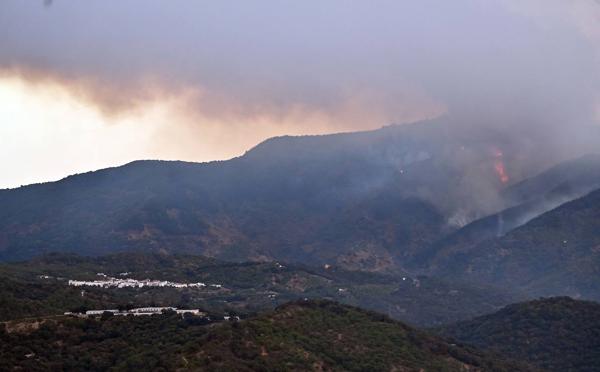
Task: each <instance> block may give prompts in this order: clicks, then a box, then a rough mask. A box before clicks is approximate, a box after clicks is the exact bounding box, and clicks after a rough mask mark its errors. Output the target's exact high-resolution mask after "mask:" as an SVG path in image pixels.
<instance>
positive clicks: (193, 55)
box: [0, 0, 600, 151]
mask: <svg viewBox="0 0 600 372" xmlns="http://www.w3.org/2000/svg"><path fill="white" fill-rule="evenodd" d="M45 3H46V4H47V2H45ZM590 7H594V8H596V7H597V4H596V3H595V2H594V0H573V1H562V0H550V1H538V0H523V1H514V0H497V1H491V0H461V1H447V0H419V1H391V0H390V1H387V0H381V1H342V0H331V1H303V2H299V1H275V0H265V1H257V2H239V1H228V0H224V1H218V2H209V1H183V0H174V1H169V2H164V1H150V0H122V1H119V2H109V1H101V0H96V1H86V2H81V1H77V0H57V1H55V2H54V3H53V5H52V8H51V9H49V10H48V9H43V8H44V7H43V6H40V3H38V2H37V1H18V0H6V1H3V2H2V3H0V35H2V39H1V40H0V66H2V67H4V68H14V67H18V68H23V69H32V70H35V71H42V72H46V73H49V74H53V75H55V76H59V77H60V79H64V80H65V81H80V80H82V79H83V80H86V79H87V80H86V81H88V82H89V83H90V84H88V85H86V87H91V88H90V89H89V90H90V92H91V93H89V94H90V95H91V96H92V98H93V100H95V101H96V102H97V103H98V104H99V105H100V106H102V107H103V108H104V109H105V110H107V111H109V112H110V111H111V110H117V111H118V110H120V109H124V108H128V107H130V106H132V105H135V104H136V102H137V101H141V102H144V95H147V94H148V93H147V89H146V88H147V85H145V84H144V82H145V81H146V79H148V78H151V79H153V81H156V82H158V83H157V84H158V85H160V86H161V92H170V93H173V92H177V91H179V90H185V89H190V88H191V89H198V91H199V92H201V94H199V95H198V97H200V98H199V99H198V100H197V101H195V102H192V103H190V105H192V106H195V107H196V108H197V110H198V111H200V113H201V115H202V117H203V118H204V119H207V120H208V121H210V120H211V119H214V120H215V122H219V123H220V122H222V121H223V118H225V119H227V120H225V121H226V122H229V123H230V122H235V121H236V120H238V121H240V120H239V119H240V118H245V117H259V118H260V117H265V116H268V117H270V118H272V121H278V120H279V121H282V122H284V121H286V120H284V119H285V118H289V117H290V113H291V112H292V113H296V114H297V113H298V112H302V113H305V114H306V115H307V116H309V114H308V113H312V112H318V113H326V114H327V115H330V117H331V118H332V120H340V121H342V120H343V121H347V122H343V123H340V124H339V127H335V126H334V127H328V129H329V130H333V129H338V130H347V129H363V128H366V127H368V126H373V123H368V124H367V123H364V124H362V121H363V120H364V117H367V116H369V115H370V114H373V115H374V113H377V120H385V121H389V122H391V121H396V122H403V121H412V120H415V119H418V118H420V117H431V116H432V115H439V114H440V113H441V112H443V111H446V110H447V111H448V112H449V113H450V115H452V116H453V117H455V118H458V120H454V121H453V122H454V123H458V124H456V125H457V126H466V127H469V126H486V125H487V126H490V127H493V128H499V129H507V130H518V131H519V133H521V134H523V135H525V136H527V135H529V134H530V135H531V136H541V135H543V136H547V137H548V138H549V139H551V140H552V142H556V143H557V144H559V143H561V142H562V141H563V139H564V137H563V136H562V134H564V133H568V134H569V135H571V134H574V131H573V130H572V128H574V127H576V128H584V127H585V126H586V125H589V124H590V123H592V122H593V120H594V112H595V110H597V107H598V98H599V97H600V89H599V86H600V76H599V69H598V63H599V59H598V53H599V49H598V45H599V42H598V39H597V38H596V36H597V35H598V32H600V31H598V30H597V29H596V27H597V25H596V24H594V20H595V19H597V18H594V17H597V16H598V13H597V9H594V8H590ZM173 94H175V93H173ZM138 96H139V97H141V98H140V99H139V100H138V99H137V98H136V97H138ZM350 108H352V109H353V110H357V111H361V112H363V113H364V115H355V114H353V113H352V114H346V115H344V114H338V113H339V112H340V111H344V110H349V109H350ZM411 108H412V111H411ZM331 113H334V114H331ZM303 115H304V114H303ZM303 115H295V116H293V115H292V116H293V117H294V118H295V119H294V120H296V121H297V126H298V127H299V128H301V131H303V132H305V133H311V132H322V131H323V128H313V127H311V124H310V122H309V121H308V120H306V121H303V120H302V116H303ZM349 117H357V118H360V120H356V121H354V122H353V121H352V120H348V118H349ZM207 120H204V121H203V122H206V121H207ZM378 124H381V125H383V124H386V123H385V122H381V123H378ZM315 125H316V126H318V125H320V124H315ZM223 129H224V130H227V128H223ZM297 131H298V130H296V132H297ZM577 133H579V132H577ZM579 137H581V138H579V139H578V141H579V140H581V142H582V143H584V142H586V136H585V135H583V134H582V135H580V136H579ZM569 141H570V142H569V143H572V141H573V138H571V137H569ZM565 151H566V150H565Z"/></svg>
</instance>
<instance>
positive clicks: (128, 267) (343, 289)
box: [0, 253, 515, 326]
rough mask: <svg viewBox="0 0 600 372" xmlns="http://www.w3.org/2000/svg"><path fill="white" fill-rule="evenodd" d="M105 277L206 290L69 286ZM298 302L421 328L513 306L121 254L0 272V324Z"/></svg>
mask: <svg viewBox="0 0 600 372" xmlns="http://www.w3.org/2000/svg"><path fill="white" fill-rule="evenodd" d="M98 274H102V275H98ZM106 277H114V278H119V279H136V280H144V279H152V280H162V281H170V282H174V283H198V282H201V283H205V284H206V286H204V287H198V288H169V287H159V288H156V287H148V286H146V287H142V288H128V287H126V288H114V287H112V288H98V287H89V286H84V287H74V286H69V285H68V281H69V280H86V281H94V280H104V279H106ZM214 284H216V285H218V287H215V286H213V285H214ZM298 298H326V299H331V300H335V301H339V302H343V303H347V304H352V305H356V306H361V307H363V308H367V309H372V310H376V311H379V312H382V313H385V314H388V315H389V316H391V317H394V318H396V319H400V320H403V321H406V322H409V323H411V324H415V325H420V326H434V325H440V324H447V323H451V322H455V321H458V320H464V319H469V318H471V317H473V316H476V315H481V314H485V313H489V312H492V311H495V310H497V309H499V308H501V307H502V306H504V305H506V304H508V303H511V302H514V301H515V298H514V297H513V296H510V295H507V294H505V293H503V292H500V291H497V290H493V289H491V288H488V287H477V286H467V285H462V284H459V283H452V282H444V281H439V280H436V279H434V278H428V277H422V276H421V277H411V276H408V275H406V274H404V275H383V274H375V273H366V272H355V271H347V270H343V269H341V268H338V267H320V268H312V267H307V266H298V265H288V264H284V263H278V262H271V263H258V262H254V263H229V262H221V261H217V260H214V259H209V258H205V257H201V256H182V255H164V254H142V253H122V254H117V255H108V256H102V257H97V258H90V257H81V256H75V255H67V254H54V255H48V256H45V257H41V258H37V259H34V260H32V261H27V262H23V263H11V264H1V265H0V320H7V319H16V318H23V317H28V316H44V315H55V314H62V313H63V312H65V311H70V310H75V309H78V308H79V309H80V308H88V309H107V308H117V307H125V306H134V307H136V306H146V305H160V306H177V307H180V308H203V309H206V310H210V311H213V312H220V313H223V312H226V311H227V312H236V313H239V314H248V313H253V312H257V311H264V310H269V309H272V308H273V307H275V306H277V305H279V304H282V303H284V302H287V301H291V300H295V299H298Z"/></svg>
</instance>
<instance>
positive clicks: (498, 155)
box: [494, 149, 510, 184]
mask: <svg viewBox="0 0 600 372" xmlns="http://www.w3.org/2000/svg"><path fill="white" fill-rule="evenodd" d="M503 157H504V154H503V153H502V151H501V150H499V149H494V158H495V159H494V170H495V171H496V174H497V175H498V178H499V179H500V182H502V183H503V184H506V183H508V181H509V180H510V178H509V177H508V174H507V173H506V167H505V166H504V160H503V159H502V158H503Z"/></svg>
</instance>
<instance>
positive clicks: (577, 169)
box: [414, 155, 600, 268]
mask: <svg viewBox="0 0 600 372" xmlns="http://www.w3.org/2000/svg"><path fill="white" fill-rule="evenodd" d="M596 189H600V155H586V156H583V157H581V158H577V159H574V160H571V161H567V162H564V163H560V164H559V165H557V166H554V167H552V168H550V169H548V170H546V171H544V172H542V173H540V174H539V175H536V176H534V177H531V178H528V179H526V180H524V181H522V182H519V183H517V184H515V185H512V186H510V187H508V188H506V189H505V190H503V191H502V198H503V199H504V200H506V203H507V204H508V205H511V207H510V208H508V209H505V210H503V211H500V212H498V213H496V214H492V215H490V216H487V217H484V218H481V219H478V220H476V221H473V222H471V223H469V224H468V225H466V226H464V227H463V228H461V229H459V230H458V231H455V232H452V233H450V234H449V235H448V236H445V237H443V238H442V239H440V240H439V241H436V242H435V243H434V244H432V245H431V246H429V247H427V248H426V249H423V250H422V251H421V252H420V253H419V254H418V255H417V258H416V259H415V263H414V264H415V265H421V266H426V267H432V266H433V267H434V268H435V267H436V266H438V265H439V261H440V260H443V257H444V256H447V255H449V254H452V252H456V251H460V250H465V248H466V247H472V246H475V245H476V244H478V243H480V242H482V241H484V240H486V239H490V238H496V237H501V236H503V235H505V234H506V233H508V232H510V231H511V230H513V229H515V228H517V227H519V226H521V225H523V224H525V223H527V222H528V221H530V220H531V219H533V218H535V217H537V216H539V215H541V214H543V213H545V212H547V211H549V210H552V209H554V208H556V207H558V206H560V205H561V204H563V203H566V202H568V201H571V200H573V199H576V198H579V197H582V196H584V195H586V194H587V193H589V192H591V191H594V190H596Z"/></svg>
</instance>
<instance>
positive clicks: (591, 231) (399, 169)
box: [0, 117, 600, 313]
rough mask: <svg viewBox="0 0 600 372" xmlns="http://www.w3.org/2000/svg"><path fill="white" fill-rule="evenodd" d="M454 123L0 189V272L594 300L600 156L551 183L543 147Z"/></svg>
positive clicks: (598, 295) (286, 140) (569, 165)
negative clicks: (435, 284)
mask: <svg viewBox="0 0 600 372" xmlns="http://www.w3.org/2000/svg"><path fill="white" fill-rule="evenodd" d="M452 120H455V119H453V118H450V117H447V118H442V119H438V120H434V121H428V122H423V123H418V124H414V125H408V126H390V127H385V128H382V129H380V130H375V131H368V132H357V133H346V134H336V135H327V136H302V137H279V138H273V139H270V140H267V141H265V142H264V143H262V144H260V145H258V146H256V147H255V148H254V149H252V150H250V151H248V152H247V153H246V154H245V155H244V156H241V157H239V158H235V159H232V160H229V161H222V162H212V163H204V164H196V163H184V162H157V161H140V162H134V163H131V164H128V165H126V166H123V167H118V168H111V169H105V170H101V171H97V172H90V173H86V174H81V175H76V176H72V177H68V178H66V179H64V180H61V181H59V182H52V183H46V184H39V185H32V186H27V187H22V188H19V189H14V190H0V260H2V261H14V260H23V259H29V258H32V257H35V256H38V255H39V254H41V253H47V252H54V251H61V252H75V253H77V254H82V255H91V256H99V255H105V254H109V253H114V252H122V251H133V250H141V251H145V252H168V253H179V254H202V255H205V256H210V257H215V258H217V259H221V260H226V261H232V262H238V263H239V262H246V261H261V262H264V261H277V262H285V263H293V264H301V265H309V266H313V267H322V266H323V265H331V266H333V267H339V268H344V269H348V270H368V271H375V272H383V273H392V274H394V275H406V276H410V277H416V276H417V275H422V274H425V275H434V276H439V277H444V278H446V279H445V280H452V281H462V282H466V283H472V284H475V285H477V286H478V285H480V284H481V283H485V284H488V285H493V286H497V287H502V288H511V289H515V290H516V291H515V293H514V294H513V295H515V296H520V295H521V294H523V293H524V294H526V295H527V297H529V298H531V297H536V296H540V295H570V296H575V297H576V296H581V297H584V298H589V299H600V288H599V287H598V285H597V284H596V282H597V281H595V280H594V279H593V278H596V277H598V274H600V273H599V272H598V267H600V266H599V265H598V262H599V261H598V254H600V253H599V252H600V249H598V246H600V242H599V241H598V234H597V233H596V232H597V231H598V226H597V221H598V220H599V219H598V218H596V217H595V216H597V213H599V212H598V208H600V203H599V200H598V197H599V196H598V193H595V194H594V193H592V194H590V195H588V196H585V195H587V194H588V193H589V192H591V191H593V190H595V189H598V188H599V187H600V156H598V155H589V156H584V157H582V158H579V159H575V160H571V161H568V162H564V163H561V164H558V165H556V166H554V167H551V168H547V167H548V166H550V165H551V164H550V163H552V161H553V160H552V159H545V158H543V159H540V156H537V155H536V152H535V151H536V150H539V148H543V147H544V146H545V144H528V146H527V147H526V148H525V147H523V146H522V144H521V143H520V142H519V141H513V140H511V139H510V138H513V137H510V136H504V135H502V134H501V133H496V132H490V131H489V130H488V129H484V128H481V129H480V130H473V131H468V135H467V134H465V133H454V132H452V131H450V130H448V128H449V127H451V126H448V125H447V124H448V123H449V121H452ZM536 146H537V147H536ZM527 151H529V152H527ZM546 168H547V169H546ZM499 170H501V173H502V174H498V171H499ZM531 175H534V176H533V177H530V178H527V177H529V176H531ZM582 196H585V197H584V198H583V199H579V200H578V199H577V198H579V197H582ZM557 207H558V208H557ZM554 208H557V209H554ZM465 224H466V225H465ZM539 257H544V259H543V260H542V259H539ZM117 274H118V273H114V275H113V276H114V277H118V275H117ZM72 279H73V280H84V279H83V278H80V279H74V278H72ZM136 279H138V280H143V279H147V278H145V277H138V278H136ZM163 280H167V279H166V278H165V279H163ZM392 308H393V307H392ZM391 311H394V310H393V309H392V310H391ZM398 312H399V313H401V312H402V310H401V309H399V310H398Z"/></svg>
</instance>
